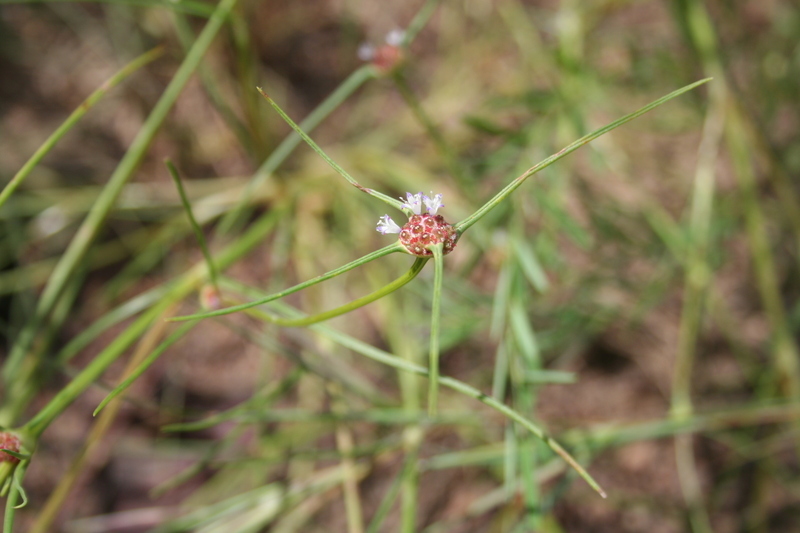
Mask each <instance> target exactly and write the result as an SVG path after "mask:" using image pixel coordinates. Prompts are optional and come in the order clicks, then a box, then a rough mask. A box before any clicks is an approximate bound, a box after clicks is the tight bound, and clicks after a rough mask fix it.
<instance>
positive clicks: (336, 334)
mask: <svg viewBox="0 0 800 533" xmlns="http://www.w3.org/2000/svg"><path fill="white" fill-rule="evenodd" d="M275 305H276V307H278V308H279V309H280V310H281V311H282V312H284V313H287V314H289V313H291V314H295V315H298V314H299V311H297V310H296V309H294V308H292V307H290V306H288V305H286V304H281V303H278V302H276V304H275ZM311 329H313V330H314V331H316V332H318V333H320V334H321V335H323V336H324V337H327V338H329V339H331V340H333V341H335V342H337V343H338V344H340V345H341V346H344V347H345V348H349V349H351V350H353V351H354V352H357V353H360V354H361V355H364V356H365V357H368V358H370V359H372V360H374V361H377V362H379V363H382V364H385V365H387V366H390V367H392V368H397V369H399V370H402V371H404V372H411V373H413V374H417V375H420V376H426V377H429V373H428V369H426V368H425V367H423V366H420V365H417V364H414V363H411V362H409V361H406V360H404V359H401V358H400V357H396V356H394V355H391V354H389V353H387V352H385V351H383V350H380V349H378V348H375V347H374V346H372V345H370V344H367V343H365V342H362V341H360V340H358V339H354V338H353V337H350V336H349V335H346V334H344V333H342V332H340V331H336V330H335V329H333V328H330V327H328V326H325V325H323V324H317V325H314V326H312V327H311ZM439 384H440V385H442V386H445V387H447V388H449V389H453V390H454V391H456V392H460V393H461V394H463V395H465V396H468V397H470V398H473V399H476V400H478V401H479V402H482V403H484V404H485V405H487V406H489V407H491V408H492V409H494V410H496V411H498V412H500V413H501V414H503V415H504V416H506V417H507V418H509V419H511V420H513V421H514V422H518V423H519V424H520V425H521V426H522V427H524V428H525V429H527V430H528V431H530V432H531V433H533V434H534V435H536V436H537V437H538V438H540V439H541V440H542V441H543V442H544V443H545V444H547V446H549V447H550V449H552V450H553V451H554V452H555V453H556V454H558V455H559V456H560V457H561V458H562V459H563V460H564V461H566V463H567V464H569V465H570V466H571V467H572V468H573V469H574V470H575V471H576V472H577V473H578V475H579V476H581V478H583V479H584V481H586V483H588V484H589V486H591V487H592V488H593V489H594V490H595V491H597V493H598V494H600V495H601V496H602V497H603V498H605V497H606V493H605V491H603V489H602V488H601V487H600V485H599V484H598V483H597V482H596V481H595V480H594V478H592V476H591V475H589V473H588V472H587V471H586V469H584V468H583V467H582V466H581V465H580V464H579V463H578V462H577V461H576V460H575V459H574V458H573V457H572V456H571V455H570V454H569V452H567V451H566V450H565V449H564V448H563V447H562V446H561V445H560V444H558V442H556V441H555V440H554V439H553V438H552V437H550V436H549V435H548V434H547V433H546V432H545V431H544V430H543V429H541V428H540V427H539V426H537V425H536V424H534V423H533V422H531V421H530V420H528V419H527V418H525V417H524V416H523V415H522V414H520V413H518V412H517V411H515V410H514V409H512V408H511V407H508V406H507V405H505V404H503V403H502V402H501V401H499V400H497V399H496V398H492V397H491V396H489V395H487V394H484V393H483V392H481V391H479V390H478V389H476V388H474V387H472V386H471V385H468V384H466V383H464V382H462V381H459V380H457V379H454V378H451V377H447V376H444V377H439Z"/></svg>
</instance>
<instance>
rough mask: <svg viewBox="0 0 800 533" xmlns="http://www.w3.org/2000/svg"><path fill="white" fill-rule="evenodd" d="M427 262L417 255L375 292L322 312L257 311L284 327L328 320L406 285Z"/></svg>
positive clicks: (273, 322) (259, 314) (307, 324)
mask: <svg viewBox="0 0 800 533" xmlns="http://www.w3.org/2000/svg"><path fill="white" fill-rule="evenodd" d="M427 262H428V259H427V258H424V257H418V258H417V260H416V261H414V264H413V265H411V268H410V269H409V270H408V272H406V273H405V274H403V275H402V276H400V277H399V278H397V279H396V280H394V281H392V282H391V283H388V284H387V285H384V286H383V287H381V288H380V289H378V290H377V291H375V292H372V293H370V294H368V295H366V296H362V297H361V298H358V299H356V300H353V301H352V302H350V303H347V304H345V305H342V306H339V307H337V308H335V309H331V310H330V311H325V312H324V313H318V314H316V315H309V316H306V317H302V318H280V317H275V316H272V315H268V314H266V313H262V312H259V313H258V316H259V317H260V318H263V319H265V320H267V321H268V322H271V323H272V324H277V325H279V326H284V327H295V328H296V327H303V326H310V325H312V324H316V323H318V322H324V321H325V320H330V319H331V318H335V317H337V316H340V315H344V314H345V313H349V312H350V311H354V310H355V309H358V308H359V307H364V306H365V305H367V304H370V303H372V302H374V301H375V300H380V299H381V298H383V297H384V296H386V295H387V294H391V293H393V292H394V291H396V290H397V289H399V288H400V287H402V286H404V285H406V284H407V283H408V282H410V281H411V280H413V279H414V278H416V277H417V274H419V273H420V272H421V271H422V267H424V266H425V263H427ZM273 300H274V298H273ZM250 307H252V306H250ZM229 309H232V308H229Z"/></svg>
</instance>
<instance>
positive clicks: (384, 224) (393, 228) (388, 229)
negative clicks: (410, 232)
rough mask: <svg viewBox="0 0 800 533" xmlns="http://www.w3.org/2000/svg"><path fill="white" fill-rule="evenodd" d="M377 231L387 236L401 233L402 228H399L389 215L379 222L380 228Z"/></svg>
mask: <svg viewBox="0 0 800 533" xmlns="http://www.w3.org/2000/svg"><path fill="white" fill-rule="evenodd" d="M375 229H377V230H378V231H379V232H381V234H382V235H386V234H387V233H400V230H401V229H402V228H401V227H400V226H398V225H397V224H396V223H395V221H394V220H392V219H391V218H390V217H389V215H383V216H382V217H381V218H380V220H378V227H377V228H375Z"/></svg>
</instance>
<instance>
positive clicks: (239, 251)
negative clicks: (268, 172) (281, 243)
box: [24, 210, 280, 439]
mask: <svg viewBox="0 0 800 533" xmlns="http://www.w3.org/2000/svg"><path fill="white" fill-rule="evenodd" d="M279 216H280V211H279V210H275V211H274V212H272V213H269V214H267V215H265V216H264V217H263V218H262V220H260V221H259V222H258V223H256V224H255V225H253V226H252V227H251V228H250V230H249V231H248V232H247V234H245V235H244V236H243V237H242V238H241V239H239V240H238V241H237V242H236V243H234V244H232V245H231V246H229V247H228V248H227V249H225V250H223V251H222V253H220V254H219V255H218V256H217V264H218V266H219V267H220V268H222V269H224V268H226V267H227V266H228V265H230V264H231V263H232V262H233V261H235V260H236V259H238V258H240V257H241V256H242V255H244V254H245V253H246V252H247V251H249V250H250V249H252V248H253V247H254V246H255V245H256V244H258V243H259V242H261V240H262V239H263V238H264V235H265V233H266V232H268V231H269V230H271V229H272V227H273V226H274V224H275V221H276V220H277V218H278V217H279ZM202 267H204V265H202V264H201V265H197V266H196V267H195V268H194V269H192V270H190V271H189V272H187V273H186V274H185V275H184V276H183V277H182V278H181V279H180V280H179V281H178V282H177V283H176V284H175V285H174V286H173V287H172V288H171V290H170V291H168V292H166V294H164V296H163V297H162V298H161V300H159V301H158V302H157V303H156V305H154V306H153V307H152V308H150V309H148V310H147V311H145V313H143V314H142V315H141V316H140V317H139V318H138V319H136V320H135V321H134V322H133V324H131V325H130V326H129V327H128V328H127V329H126V330H125V331H124V332H122V333H121V334H120V335H119V336H118V337H116V338H115V339H114V340H113V341H112V342H111V343H110V344H109V345H108V346H106V348H105V349H104V350H103V351H102V352H100V353H99V354H98V355H97V356H96V357H95V358H94V359H93V360H92V362H91V363H89V365H87V366H86V368H84V369H83V370H82V371H81V373H80V374H78V375H77V376H75V378H73V380H72V381H71V382H70V383H68V384H67V385H66V386H65V387H64V388H62V389H61V390H60V391H59V392H58V394H56V395H55V396H54V397H53V398H52V399H51V400H50V402H48V404H47V405H46V406H45V407H43V408H42V409H41V410H40V411H39V412H38V413H37V414H36V415H35V416H34V417H33V418H32V419H31V420H30V421H29V422H28V423H27V424H26V425H25V428H24V429H25V430H26V431H29V432H30V434H31V435H32V437H33V438H34V439H36V438H38V437H39V435H41V433H42V432H43V431H44V430H45V429H47V426H49V425H50V424H51V423H52V422H53V420H55V419H56V417H57V416H58V415H60V414H61V413H62V412H63V411H64V409H66V408H67V407H68V406H69V405H70V404H71V403H72V402H73V401H75V399H76V398H77V397H78V396H79V395H80V394H81V393H83V391H84V390H86V388H87V387H89V385H91V384H92V383H94V381H95V380H97V379H98V378H99V377H100V376H101V375H102V374H103V372H105V370H106V369H107V368H108V367H109V365H111V363H113V362H114V361H116V360H117V359H118V358H119V357H120V355H122V353H123V352H124V351H125V350H126V349H127V348H128V347H129V346H130V345H131V344H133V343H134V342H135V341H136V339H138V338H139V337H140V336H141V335H142V334H143V333H144V332H145V331H146V330H147V328H148V327H149V326H150V324H151V323H152V321H153V320H156V319H157V318H158V317H159V316H161V315H162V314H163V313H164V311H165V310H166V309H167V308H168V307H169V306H170V305H172V304H173V303H175V302H178V301H180V300H181V299H183V298H184V297H186V295H187V294H189V292H191V291H192V290H193V289H195V288H196V287H197V285H199V284H200V282H201V280H203V279H204V278H205V275H206V272H205V269H204V268H202Z"/></svg>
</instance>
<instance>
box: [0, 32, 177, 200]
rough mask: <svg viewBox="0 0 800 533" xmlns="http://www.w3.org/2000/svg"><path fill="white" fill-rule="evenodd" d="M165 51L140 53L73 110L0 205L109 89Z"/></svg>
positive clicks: (12, 183)
mask: <svg viewBox="0 0 800 533" xmlns="http://www.w3.org/2000/svg"><path fill="white" fill-rule="evenodd" d="M163 53H164V50H163V48H161V47H160V46H159V47H157V48H154V49H152V50H150V51H149V52H146V53H144V54H142V55H140V56H139V57H137V58H136V59H134V60H133V61H131V62H130V63H128V64H127V65H125V66H124V67H122V68H121V69H120V70H119V71H118V72H117V73H116V74H114V75H113V76H111V77H110V78H109V79H107V80H106V81H105V82H104V83H103V85H101V86H100V87H98V88H97V89H96V90H95V91H94V92H93V93H92V94H90V95H89V96H88V97H87V98H86V100H84V101H83V102H81V105H79V106H78V107H77V108H76V109H75V111H73V112H72V113H71V114H70V116H69V117H67V119H66V120H65V121H64V122H63V124H61V125H60V126H59V127H58V128H57V129H56V131H54V132H53V133H52V134H51V135H50V137H48V138H47V140H46V141H45V142H44V143H43V144H42V145H41V146H40V147H39V149H38V150H36V152H34V154H33V155H32V156H31V157H30V159H28V160H27V161H26V162H25V164H24V165H22V168H21V169H19V171H18V172H17V173H16V174H15V175H14V177H13V178H11V181H9V182H8V183H7V184H6V186H5V187H4V188H3V190H2V191H0V207H3V204H4V203H6V201H7V200H8V199H9V198H10V197H11V195H12V194H13V193H14V191H15V190H17V187H19V186H20V184H21V183H22V182H23V181H25V178H27V177H28V176H29V175H30V173H31V171H33V169H34V168H35V167H36V165H38V164H39V162H41V160H42V159H44V156H46V155H47V154H48V153H49V152H50V150H52V149H53V147H54V146H55V145H56V143H57V142H58V141H60V140H61V138H62V137H63V136H64V135H66V133H67V132H68V131H69V130H71V129H72V128H73V127H74V126H75V124H77V123H78V121H79V120H80V119H81V118H82V117H83V115H85V114H86V113H87V112H88V111H89V110H90V109H91V108H92V107H94V105H95V104H96V103H97V102H99V101H100V100H101V99H102V98H103V97H104V96H105V95H106V93H107V92H108V91H110V90H111V89H113V88H114V87H116V86H117V85H119V84H120V83H122V81H123V80H125V78H127V77H128V76H130V75H131V74H133V73H134V72H136V71H137V70H139V69H140V68H142V67H143V66H145V65H146V64H148V63H150V62H151V61H155V60H156V59H158V58H159V57H161V55H162V54H163Z"/></svg>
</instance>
